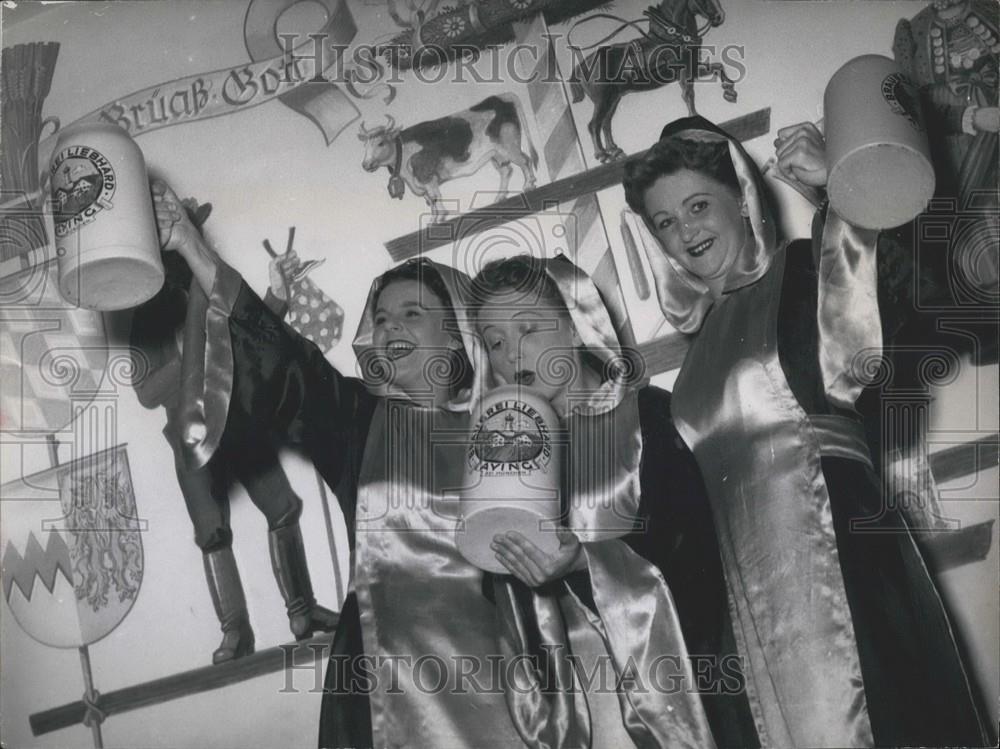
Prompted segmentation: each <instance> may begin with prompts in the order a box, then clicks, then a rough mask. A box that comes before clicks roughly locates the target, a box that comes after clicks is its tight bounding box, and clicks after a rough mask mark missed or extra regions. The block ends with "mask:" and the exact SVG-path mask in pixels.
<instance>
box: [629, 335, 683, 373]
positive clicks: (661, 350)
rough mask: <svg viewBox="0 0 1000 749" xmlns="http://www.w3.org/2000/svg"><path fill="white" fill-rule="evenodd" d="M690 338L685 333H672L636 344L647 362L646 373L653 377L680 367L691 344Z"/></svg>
mask: <svg viewBox="0 0 1000 749" xmlns="http://www.w3.org/2000/svg"><path fill="white" fill-rule="evenodd" d="M688 338H689V336H686V335H684V334H683V333H671V334H669V335H665V336H663V337H662V338H657V339H655V340H652V341H647V342H646V343H640V344H639V345H638V346H636V350H637V351H638V352H639V354H640V355H641V356H642V360H643V361H644V362H645V364H646V375H647V376H649V377H652V376H653V375H658V374H663V373H664V372H671V371H673V370H675V369H677V368H678V367H680V366H681V364H683V363H684V357H685V356H687V351H688V347H689V346H690V345H691V344H690V343H688Z"/></svg>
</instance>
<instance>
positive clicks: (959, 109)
mask: <svg viewBox="0 0 1000 749" xmlns="http://www.w3.org/2000/svg"><path fill="white" fill-rule="evenodd" d="M998 14H1000V8H998V6H997V4H996V3H995V2H990V0H935V2H933V3H932V4H931V5H930V6H928V7H926V8H924V9H923V10H922V11H921V12H920V13H918V14H917V15H916V16H914V17H913V18H912V19H910V20H909V21H907V20H905V19H904V20H901V21H900V22H899V23H898V24H897V26H896V38H895V40H894V42H893V54H894V56H895V58H896V61H897V62H898V63H899V64H900V67H902V68H903V70H904V71H905V72H906V73H907V74H908V75H909V76H910V78H911V79H912V80H913V81H914V83H916V84H917V85H918V86H919V87H920V96H921V101H922V103H923V105H924V113H925V118H926V120H927V122H926V124H927V128H928V133H929V135H930V140H931V147H932V148H933V149H934V150H935V151H936V153H935V157H936V158H935V161H936V163H937V165H938V170H937V171H938V175H937V178H938V182H939V187H942V188H944V189H943V191H939V192H943V194H946V195H953V196H956V197H959V198H960V200H961V205H962V206H966V205H968V200H969V198H970V197H971V195H972V193H973V191H975V190H990V191H995V190H996V186H997V158H998V155H997V132H998V131H1000V108H998V106H997V86H998V79H997V60H998V59H1000V29H998V18H997V17H998ZM993 208H994V210H996V205H995V204H994V205H993Z"/></svg>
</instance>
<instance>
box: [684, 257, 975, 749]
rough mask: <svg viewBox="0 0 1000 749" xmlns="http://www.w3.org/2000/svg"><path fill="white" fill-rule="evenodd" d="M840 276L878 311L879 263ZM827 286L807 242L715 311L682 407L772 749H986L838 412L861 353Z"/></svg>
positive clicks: (915, 569) (831, 272) (857, 440)
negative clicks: (900, 748) (860, 525)
mask: <svg viewBox="0 0 1000 749" xmlns="http://www.w3.org/2000/svg"><path fill="white" fill-rule="evenodd" d="M837 258H838V259H837V261H836V262H835V263H833V265H832V269H831V267H827V274H826V277H825V281H826V282H828V283H831V284H834V285H835V288H836V289H838V290H840V289H842V290H844V291H845V293H848V294H859V293H860V294H864V293H870V294H874V289H873V288H871V289H868V290H867V292H866V291H865V289H866V288H867V284H866V283H865V282H866V281H868V282H871V281H873V280H874V279H873V277H872V275H871V274H870V273H869V271H870V270H871V268H872V264H871V257H870V256H864V255H858V256H851V255H850V253H849V252H844V253H843V254H841V255H838V256H837ZM845 258H851V259H852V260H853V261H855V262H853V263H849V262H846V260H845ZM852 273H854V274H855V275H856V276H858V277H856V278H853V279H852V278H851V275H852ZM865 276H867V277H865ZM819 284H820V279H819V276H818V275H817V272H816V270H815V266H814V264H813V257H812V253H811V251H810V245H809V243H808V242H804V241H800V242H795V243H792V244H791V245H790V246H788V247H787V248H783V249H779V250H778V251H777V253H776V254H775V256H774V258H773V261H772V263H771V266H770V268H769V269H768V270H767V272H766V273H765V274H764V276H763V277H762V278H760V279H759V280H758V281H756V282H755V283H753V284H751V285H749V286H745V287H743V288H740V289H737V290H735V291H733V292H731V293H727V294H726V295H724V296H723V298H722V299H720V300H718V301H717V302H716V303H715V305H714V306H713V308H712V309H711V311H710V312H709V313H708V315H707V317H706V319H705V322H704V324H703V326H702V327H701V330H700V331H699V333H698V334H697V337H696V338H695V339H694V341H693V344H692V347H691V349H690V351H689V353H688V355H687V358H686V360H685V363H684V366H683V368H682V371H681V373H680V376H679V377H678V379H677V383H676V386H675V390H674V415H675V421H676V424H677V428H678V430H679V431H680V433H681V434H682V435H683V437H684V439H685V441H686V442H687V443H688V444H689V445H690V446H691V448H692V450H693V452H694V454H695V456H696V458H697V459H698V462H699V464H700V465H701V467H702V471H703V475H704V476H705V479H706V483H707V484H708V492H709V497H710V499H711V502H712V510H713V514H714V517H715V521H716V527H717V529H718V534H719V544H720V547H721V550H722V559H723V565H724V568H725V576H726V580H727V584H728V589H729V596H730V604H731V607H732V611H733V619H734V622H735V630H736V636H737V641H738V643H739V647H740V651H741V652H742V653H743V654H744V655H745V657H746V659H747V669H748V674H747V675H748V684H747V689H748V692H749V695H750V702H751V705H752V708H753V711H754V716H755V718H756V722H757V728H758V731H759V737H760V742H761V745H762V746H780V747H793V746H795V747H799V746H809V747H820V746H828V747H842V746H871V745H873V744H874V745H902V744H910V745H932V746H941V745H984V744H985V743H986V737H985V735H984V733H983V731H982V727H981V725H980V723H979V721H978V716H977V713H976V710H975V707H974V701H973V699H972V692H971V687H970V684H969V682H968V679H967V677H966V674H965V671H964V669H963V666H962V663H961V659H960V657H959V653H958V650H957V647H956V644H955V641H954V638H953V635H952V632H951V628H950V625H949V622H948V618H947V615H946V613H945V610H944V606H943V604H942V602H941V600H940V598H939V596H938V593H937V591H936V589H935V587H934V584H933V581H932V580H931V578H930V576H929V574H928V572H927V569H926V567H925V566H924V564H923V561H922V559H921V557H920V554H919V552H918V551H917V548H916V546H915V544H914V541H913V538H912V536H911V535H910V534H909V532H908V531H906V525H905V522H903V521H902V520H901V519H900V518H899V517H898V515H897V513H896V512H894V511H891V510H887V509H886V508H884V507H882V503H881V496H880V492H879V488H878V483H877V481H876V479H875V477H874V474H873V472H872V470H871V463H870V460H869V459H868V458H867V455H866V448H865V446H864V441H863V436H862V432H861V425H860V424H859V423H857V422H856V421H851V420H850V418H849V417H848V416H847V415H846V414H847V412H846V411H845V410H842V409H839V408H837V407H835V406H834V405H833V402H834V397H835V396H836V397H837V399H839V400H841V401H843V400H845V395H844V394H846V393H851V392H853V390H854V389H855V386H854V385H852V384H851V382H850V381H851V380H852V373H851V372H850V371H849V370H848V368H847V367H841V368H838V367H837V362H838V361H839V362H843V363H849V362H852V361H855V360H854V359H853V356H854V355H855V354H858V353H860V352H861V349H860V348H853V349H852V345H854V344H855V343H856V342H860V341H863V340H864V339H865V336H864V335H859V331H860V330H861V328H863V326H864V325H865V320H864V319H862V318H863V317H864V316H863V315H860V314H858V312H859V310H858V309H857V307H852V306H850V305H847V306H844V305H831V306H824V304H825V303H826V302H829V301H830V297H831V296H832V295H828V296H827V297H826V299H825V300H824V298H823V295H822V294H820V293H818V288H819ZM831 288H832V287H831ZM859 304H860V301H859ZM818 305H819V306H820V314H819V315H817V306H818ZM848 309H850V310H851V312H852V313H854V314H853V316H852V315H848V314H846V312H847V310H848ZM874 322H875V325H876V328H877V318H876V319H875V321H874ZM876 340H877V336H876ZM857 345H859V346H860V343H858V344H857ZM855 363H856V361H855ZM853 521H863V522H865V523H867V526H866V527H867V531H868V532H860V531H858V530H857V529H855V528H854V527H853V526H852V522H853Z"/></svg>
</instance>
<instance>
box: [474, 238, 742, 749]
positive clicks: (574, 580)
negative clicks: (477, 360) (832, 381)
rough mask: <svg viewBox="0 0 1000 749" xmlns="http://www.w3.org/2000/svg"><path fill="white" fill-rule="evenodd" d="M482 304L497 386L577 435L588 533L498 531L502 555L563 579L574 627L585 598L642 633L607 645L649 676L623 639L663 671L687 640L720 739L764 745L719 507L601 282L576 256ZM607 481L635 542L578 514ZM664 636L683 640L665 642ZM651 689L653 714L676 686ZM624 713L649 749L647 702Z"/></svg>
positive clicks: (481, 291) (522, 567)
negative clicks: (744, 666)
mask: <svg viewBox="0 0 1000 749" xmlns="http://www.w3.org/2000/svg"><path fill="white" fill-rule="evenodd" d="M472 296H473V300H474V301H473V304H474V305H476V324H477V329H478V330H479V333H480V336H481V339H482V343H483V345H484V347H485V349H486V352H487V354H488V356H489V361H490V369H491V373H492V377H493V379H494V381H495V382H496V383H500V384H516V385H517V386H518V387H523V388H526V389H529V390H532V391H534V392H536V393H538V394H539V395H541V396H542V397H545V398H547V399H549V400H551V402H552V403H553V404H554V406H555V407H556V410H557V411H558V412H559V415H560V417H561V420H562V421H563V422H564V423H565V424H567V426H568V429H567V431H568V435H567V437H566V442H567V444H568V445H569V454H570V456H571V457H570V459H569V460H568V461H567V464H566V465H565V466H564V469H565V470H564V473H565V474H566V477H565V478H564V484H565V485H567V486H569V487H571V489H570V490H569V491H568V492H567V494H566V496H567V497H568V499H569V502H568V503H567V504H568V505H569V507H568V508H567V510H568V512H567V514H568V518H567V520H568V525H569V526H570V527H571V528H573V530H574V531H575V533H570V532H568V531H565V530H562V531H560V533H559V537H560V540H561V541H562V543H561V544H560V545H559V547H558V549H557V550H555V551H551V550H547V549H543V548H539V547H538V546H537V545H536V544H535V543H533V542H532V541H531V540H530V539H527V538H525V537H524V536H523V535H521V534H518V533H516V532H508V533H498V534H497V536H496V537H495V539H494V541H493V544H492V548H493V550H494V551H495V553H496V555H497V559H498V560H500V562H501V564H502V565H503V566H504V567H505V568H506V569H507V570H508V571H509V572H510V573H511V574H512V575H514V576H515V577H516V578H518V579H519V580H520V581H521V582H523V583H524V584H525V585H527V586H529V587H531V588H534V589H535V590H536V596H537V595H538V591H541V592H545V591H547V590H551V589H552V586H551V584H550V583H551V582H552V581H555V580H559V579H560V578H562V579H564V580H565V581H566V583H568V585H569V588H570V590H571V591H572V593H573V596H571V597H570V599H569V600H566V599H563V600H561V601H560V604H561V607H562V610H563V612H564V613H565V614H566V615H567V616H566V618H567V621H569V622H572V620H573V617H572V616H571V615H570V614H571V612H572V608H573V605H574V604H575V605H577V606H579V605H580V602H585V603H586V605H587V606H588V607H589V608H590V609H591V610H593V611H597V612H598V613H599V614H600V615H601V616H603V617H605V618H607V619H608V620H611V621H613V620H614V619H615V618H616V617H613V616H611V615H610V612H611V611H620V612H621V613H620V614H618V615H617V617H619V618H620V620H622V621H624V622H626V624H624V625H623V628H622V629H621V630H619V634H620V635H625V634H626V633H628V634H629V635H630V636H629V637H625V636H622V637H621V641H620V642H614V640H612V639H610V638H608V639H607V646H606V647H607V652H610V653H611V656H612V658H611V662H612V663H615V664H617V665H618V666H620V665H621V664H622V663H628V662H632V663H634V664H637V665H638V666H639V672H640V673H645V672H644V671H643V669H642V666H641V664H643V662H644V661H643V659H642V656H641V655H640V654H638V653H635V652H625V651H624V650H623V649H622V647H621V643H623V642H631V644H633V645H637V644H638V643H646V642H649V643H653V645H651V646H649V649H648V652H649V653H651V654H652V655H653V656H654V661H655V657H656V656H661V655H663V654H669V653H676V652H679V648H683V647H684V644H686V650H687V652H688V653H690V654H691V659H692V663H693V664H695V665H694V670H695V671H696V673H697V678H696V679H695V682H694V684H695V686H694V688H691V689H690V691H693V692H694V691H697V692H699V693H700V694H701V701H702V704H703V707H704V710H705V713H706V715H707V719H708V721H709V724H710V727H711V733H712V735H713V736H714V739H715V741H716V743H717V744H718V745H719V746H741V747H749V746H754V745H756V732H755V730H754V727H753V718H752V716H751V715H750V708H749V704H748V703H747V700H746V695H745V694H744V690H743V676H742V673H741V669H740V665H739V661H738V656H737V655H736V653H735V642H734V638H733V633H732V626H731V622H730V617H729V611H728V607H727V604H726V589H725V581H724V579H723V575H722V567H721V562H720V559H719V549H718V544H717V542H716V538H715V527H714V524H713V521H712V514H711V509H710V507H709V504H708V498H707V497H706V495H705V488H704V483H703V481H702V479H701V475H700V473H699V471H698V466H697V463H695V461H694V458H693V456H692V455H691V453H690V451H689V450H688V449H687V448H686V447H684V445H683V442H682V441H681V440H680V437H679V436H678V434H677V431H676V429H675V428H674V426H673V423H672V421H671V419H670V415H669V412H670V393H668V392H666V391H664V390H661V389H659V388H655V387H651V386H645V387H641V388H637V385H638V384H639V381H640V380H642V379H643V377H642V374H641V371H638V370H636V369H635V366H634V360H629V359H628V358H626V357H624V356H623V355H622V353H621V352H620V351H619V346H618V341H617V336H616V334H615V332H614V328H613V327H612V324H611V321H610V318H609V316H608V313H607V311H606V308H605V306H604V303H603V301H602V299H601V297H600V295H599V292H598V290H597V288H596V286H595V285H594V284H593V282H592V281H591V279H590V278H588V277H587V276H586V275H585V274H584V273H583V272H582V271H581V270H579V269H578V268H577V267H576V266H574V265H573V264H572V263H571V262H569V260H567V259H566V258H565V257H561V256H560V257H556V258H554V259H548V260H542V259H540V258H534V257H530V256H528V255H518V256H514V257H510V258H507V259H504V260H498V261H495V262H493V263H490V264H488V265H487V266H486V267H484V268H483V270H482V271H481V272H480V273H479V274H478V275H477V276H476V278H475V279H474V280H473V293H472ZM595 437H596V439H595ZM607 464H610V465H607ZM610 466H614V468H613V469H612V468H611V467H610ZM602 475H603V476H608V479H606V481H607V484H608V486H609V488H607V489H605V496H608V497H611V498H613V500H614V501H615V502H617V503H618V508H619V513H618V515H617V516H616V517H614V518H611V520H612V522H611V523H610V524H609V525H610V526H612V527H616V528H618V529H619V530H620V529H621V528H622V527H623V526H622V525H621V523H622V522H624V523H625V526H627V527H629V530H628V531H627V532H626V533H618V534H603V535H602V534H600V533H594V532H592V531H591V528H592V527H593V526H594V525H595V524H598V523H600V522H601V521H602V518H600V517H597V516H593V517H587V516H586V515H584V514H583V513H581V512H580V510H579V509H578V508H579V505H580V500H581V498H586V497H588V496H591V497H594V496H600V495H599V494H596V493H595V492H598V491H600V488H599V487H594V486H588V485H587V484H588V483H589V482H592V481H593V479H592V478H590V477H593V476H602ZM591 503H592V504H593V502H591ZM604 520H607V518H605V519H604ZM615 536H618V538H615ZM579 539H583V543H581V542H580V540H579ZM639 612H648V613H652V616H651V617H649V618H645V617H643V616H641V615H639ZM630 617H633V618H630ZM527 619H528V618H527V617H522V621H526V620H527ZM678 626H679V628H680V634H682V635H683V643H684V644H682V639H681V638H680V636H679V634H678V632H677V627H678ZM572 634H575V633H571V635H572ZM665 636H671V637H673V638H674V639H673V640H672V641H671V642H670V643H664V642H663V641H662V639H663V638H664V637H665ZM570 640H571V641H570V646H571V647H572V646H573V645H574V642H573V638H572V636H571V638H570ZM577 650H580V648H579V647H577ZM654 670H655V667H654ZM616 676H617V677H618V678H620V677H621V673H618V674H617V675H616ZM646 686H647V688H649V689H650V691H651V692H652V693H653V694H651V695H650V696H649V697H648V698H647V699H648V700H649V704H650V705H653V704H655V699H654V698H655V697H656V694H655V692H656V690H657V688H662V686H663V683H662V682H661V683H659V685H658V684H657V682H656V680H655V679H654V680H652V683H649V684H647V685H646ZM623 704H624V705H625V708H624V709H625V712H624V717H625V719H626V720H625V725H626V726H627V727H628V733H629V734H630V737H628V736H627V737H625V742H628V741H629V739H630V738H631V740H632V741H634V742H635V743H636V744H637V745H643V736H642V734H641V730H640V727H641V725H642V724H641V722H639V723H637V722H636V721H634V720H632V719H631V715H630V714H629V710H631V709H635V706H637V705H639V704H641V703H637V702H632V703H630V702H624V703H623ZM630 705H631V706H630ZM592 712H593V708H592ZM612 712H613V713H614V714H613V715H611V716H609V720H608V721H607V722H612V721H616V722H617V723H618V724H619V725H620V724H621V723H622V722H623V713H622V711H621V710H618V709H615V710H613V711H612ZM594 745H595V746H597V745H600V744H598V743H595V744H594ZM607 745H609V746H610V745H612V744H610V743H608V744H607ZM623 745H628V744H627V743H624V744H623Z"/></svg>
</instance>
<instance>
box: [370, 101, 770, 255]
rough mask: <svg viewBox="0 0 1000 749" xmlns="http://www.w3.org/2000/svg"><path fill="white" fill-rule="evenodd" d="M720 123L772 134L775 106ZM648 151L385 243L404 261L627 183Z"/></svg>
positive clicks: (738, 134)
mask: <svg viewBox="0 0 1000 749" xmlns="http://www.w3.org/2000/svg"><path fill="white" fill-rule="evenodd" d="M720 127H722V129H724V130H726V131H727V132H729V133H731V134H732V135H733V137H735V138H738V139H739V140H741V141H746V140H750V139H752V138H756V137H758V136H760V135H766V134H767V133H769V132H770V131H771V108H770V107H767V108H765V109H758V110H757V111H755V112H751V113H750V114H746V115H743V116H742V117H737V118H736V119H733V120H728V121H726V122H723V123H722V125H720ZM645 154H646V151H642V152H641V153H637V154H634V155H632V156H629V157H628V158H626V159H623V160H620V161H613V162H611V163H610V164H604V165H602V166H598V167H595V168H593V169H588V170H587V171H585V172H580V173H579V174H573V175H571V176H569V177H565V178H563V179H560V180H556V181H555V182H550V183H549V184H547V185H542V186H541V187H536V188H535V189H534V190H528V191H527V192H524V193H519V194H517V195H512V196H511V197H509V198H507V199H505V200H501V201H498V202H496V203H493V204H492V205H490V206H487V207H485V208H479V209H476V210H474V211H469V212H468V213H464V214H461V215H459V216H455V217H453V218H450V219H448V220H447V221H442V222H441V223H439V224H431V225H428V226H425V227H422V228H421V229H419V230H418V231H415V232H412V233H410V234H405V235H403V236H401V237H397V238H396V239H391V240H389V241H388V242H386V243H385V249H386V250H387V251H388V252H389V255H391V256H392V259H393V260H395V261H396V262H399V261H401V260H406V259H407V258H411V257H415V256H417V255H419V254H421V253H424V252H428V251H430V250H433V249H436V248H437V247H443V246H445V245H448V244H452V243H453V242H458V241H461V240H463V239H466V238H468V237H472V236H475V235H476V234H479V233H480V232H484V231H486V230H487V229H492V228H494V227H497V226H502V225H503V224H506V223H509V222H511V221H517V220H518V219H522V218H524V217H525V216H530V215H532V214H534V213H538V212H540V211H545V210H550V209H551V208H553V207H555V206H558V205H559V204H560V203H566V202H568V201H570V200H573V199H574V198H578V197H580V196H581V195H587V194H589V193H593V192H598V191H600V190H604V189H605V188H608V187H613V186H614V185H618V184H621V181H622V177H623V176H624V175H625V165H626V164H627V163H629V162H631V161H636V160H638V159H641V158H642V157H643V156H644V155H645Z"/></svg>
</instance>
